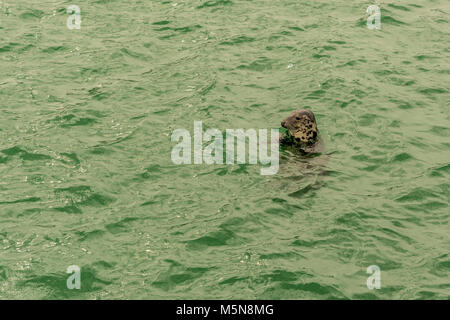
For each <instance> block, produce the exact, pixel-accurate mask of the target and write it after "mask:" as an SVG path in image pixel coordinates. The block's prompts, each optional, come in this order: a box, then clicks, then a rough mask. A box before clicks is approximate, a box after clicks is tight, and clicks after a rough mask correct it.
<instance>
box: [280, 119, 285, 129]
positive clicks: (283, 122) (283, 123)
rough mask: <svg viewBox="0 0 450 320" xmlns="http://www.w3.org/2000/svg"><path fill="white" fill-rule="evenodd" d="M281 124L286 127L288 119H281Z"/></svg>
mask: <svg viewBox="0 0 450 320" xmlns="http://www.w3.org/2000/svg"><path fill="white" fill-rule="evenodd" d="M281 126H282V127H283V128H286V121H285V120H283V121H281Z"/></svg>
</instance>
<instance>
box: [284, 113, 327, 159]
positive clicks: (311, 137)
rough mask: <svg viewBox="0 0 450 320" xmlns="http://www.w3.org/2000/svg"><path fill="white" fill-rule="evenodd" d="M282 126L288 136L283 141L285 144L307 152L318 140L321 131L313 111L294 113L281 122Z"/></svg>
mask: <svg viewBox="0 0 450 320" xmlns="http://www.w3.org/2000/svg"><path fill="white" fill-rule="evenodd" d="M281 126H282V127H284V128H286V129H287V132H286V135H285V136H284V137H283V139H282V143H284V144H292V145H295V146H296V147H298V148H299V149H302V150H304V151H307V149H308V148H309V147H311V146H312V145H314V144H315V143H316V142H317V140H318V136H319V130H318V129H317V124H316V117H315V116H314V113H312V111H311V110H308V109H301V110H295V111H292V112H291V114H290V115H289V117H287V118H286V119H284V120H283V121H282V122H281Z"/></svg>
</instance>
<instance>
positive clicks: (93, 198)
mask: <svg viewBox="0 0 450 320" xmlns="http://www.w3.org/2000/svg"><path fill="white" fill-rule="evenodd" d="M70 4H76V5H78V6H79V7H80V8H81V20H82V23H81V29H79V30H76V29H75V30H69V29H68V28H67V26H66V20H67V18H68V14H67V13H66V8H67V6H68V5H70ZM372 4H378V5H379V6H380V7H381V14H382V18H381V30H369V29H368V28H367V27H366V18H367V15H366V9H367V7H368V6H369V5H372ZM449 13H450V2H449V1H448V0H428V1H424V0H415V1H413V2H411V1H407V0H399V1H382V2H381V1H380V2H378V3H376V2H375V3H374V2H366V1H359V0H357V1H344V0H338V1H324V0H286V1H282V2H281V1H273V0H270V1H269V0H259V1H245V0H209V1H205V0H192V1H181V0H180V1H134V0H133V1H120V0H99V1H86V0H79V1H78V0H77V1H70V2H68V1H49V0H46V1H39V3H38V2H37V1H31V0H15V1H0V70H1V72H0V97H1V100H0V177H1V179H0V298H1V299H55V298H58V299H59V298H63V299H72V298H75V299H146V298H156V299H178V298H184V299H193V298H203V299H211V298H219V299H237V298H247V299H272V298H273V299H336V298H338V299H341V298H342V299H448V298H449V296H450V270H449V269H450V257H449V249H450V245H449V240H450V239H449V225H448V223H449V209H448V203H449V195H450V184H449V181H448V179H449V177H450V162H449V158H450V143H449V136H450V129H449V120H450V115H449V114H450V112H449V110H450V97H449V86H448V84H449V83H450V81H449V80H450V59H449V58H450V41H449V40H450V37H449V36H450V27H449ZM304 107H309V108H310V109H311V110H313V111H314V113H315V114H316V117H317V122H318V127H319V129H320V132H321V135H322V138H323V140H324V144H325V146H326V151H325V153H324V154H323V155H322V156H321V157H322V158H323V157H326V161H320V157H319V158H312V159H302V158H301V157H299V156H298V155H295V154H290V153H287V152H285V151H282V159H281V165H280V171H279V173H278V174H277V175H274V176H262V175H260V171H259V170H260V166H259V165H206V164H202V165H175V164H173V163H172V161H171V158H170V153H171V150H172V147H173V146H174V143H172V142H171V141H170V136H171V134H172V132H173V130H175V129H178V128H186V129H188V130H190V131H191V132H192V128H193V122H194V120H201V121H203V124H204V127H205V128H206V127H208V128H218V129H220V130H225V129H228V128H278V127H279V126H280V121H281V120H282V119H283V118H284V117H286V116H287V115H288V114H289V113H290V112H291V111H292V110H295V109H298V108H304ZM70 265H77V266H79V267H80V268H81V289H80V290H76V289H75V290H69V289H67V287H66V280H67V278H68V276H69V275H68V274H67V273H66V269H67V267H68V266H70ZM370 265H377V266H379V267H380V269H381V289H379V290H369V289H368V288H367V286H366V280H367V278H368V277H369V276H370V275H369V274H367V273H366V269H367V267H368V266H370Z"/></svg>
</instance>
